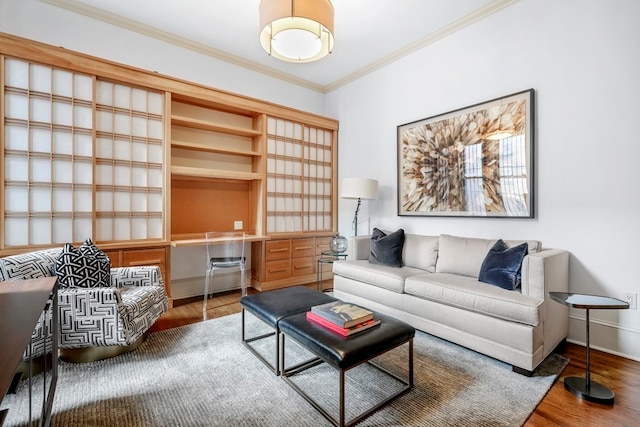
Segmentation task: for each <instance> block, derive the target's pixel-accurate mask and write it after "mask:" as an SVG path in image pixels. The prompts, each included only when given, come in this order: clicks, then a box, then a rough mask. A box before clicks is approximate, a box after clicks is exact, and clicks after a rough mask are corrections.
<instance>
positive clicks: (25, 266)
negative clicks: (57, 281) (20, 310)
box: [0, 248, 61, 361]
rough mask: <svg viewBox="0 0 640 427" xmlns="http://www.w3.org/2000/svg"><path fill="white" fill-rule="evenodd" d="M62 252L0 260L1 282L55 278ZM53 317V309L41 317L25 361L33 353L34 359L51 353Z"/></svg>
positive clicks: (24, 358) (53, 251) (22, 255)
mask: <svg viewBox="0 0 640 427" xmlns="http://www.w3.org/2000/svg"><path fill="white" fill-rule="evenodd" d="M60 252H61V250H60V248H54V249H46V250H42V251H37V252H29V253H25V254H19V255H12V256H8V257H5V258H0V282H9V281H14V280H28V279H39V278H41V277H49V276H53V266H54V264H55V262H56V258H58V255H59V254H60ZM0 286H2V284H1V283H0ZM51 315H52V310H51V309H49V310H47V311H43V312H42V314H41V315H40V318H39V319H38V323H36V325H35V329H34V330H33V333H32V335H31V342H30V346H27V348H26V349H25V351H24V353H23V355H22V360H23V361H27V360H29V358H30V357H29V356H30V354H31V353H33V357H40V356H42V355H44V354H45V352H50V351H51V346H52V340H51V331H52V317H51ZM43 319H44V327H43V322H42V320H43Z"/></svg>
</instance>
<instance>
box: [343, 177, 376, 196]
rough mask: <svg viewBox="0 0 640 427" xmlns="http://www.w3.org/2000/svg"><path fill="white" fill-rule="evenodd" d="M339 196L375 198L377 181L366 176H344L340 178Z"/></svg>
mask: <svg viewBox="0 0 640 427" xmlns="http://www.w3.org/2000/svg"><path fill="white" fill-rule="evenodd" d="M341 184H342V185H341V188H340V197H342V198H343V199H377V198H378V181H377V180H375V179H367V178H345V179H343V180H342V183H341Z"/></svg>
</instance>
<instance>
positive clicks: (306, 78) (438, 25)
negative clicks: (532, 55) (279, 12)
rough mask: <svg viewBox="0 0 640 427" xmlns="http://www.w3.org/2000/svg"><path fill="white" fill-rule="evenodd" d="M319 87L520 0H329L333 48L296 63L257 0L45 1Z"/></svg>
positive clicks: (328, 88) (372, 67) (337, 83)
mask: <svg viewBox="0 0 640 427" xmlns="http://www.w3.org/2000/svg"><path fill="white" fill-rule="evenodd" d="M41 1H43V2H46V3H49V4H52V5H54V6H58V7H62V8H65V9H68V10H71V11H73V12H76V13H80V14H82V15H86V16H89V17H92V18H96V19H99V20H102V21H105V22H109V23H111V24H114V25H117V26H120V27H123V28H127V29H129V30H132V31H135V32H138V33H141V34H145V35H148V36H151V37H154V38H157V39H160V40H164V41H166V42H169V43H173V44H176V45H179V46H182V47H185V48H188V49H191V50H194V51H197V52H200V53H202V54H205V55H209V56H212V57H214V58H217V59H220V60H223V61H226V62H230V63H233V64H236V65H239V66H242V67H245V68H248V69H252V70H255V71H258V72H261V73H264V74H267V75H270V76H272V77H276V78H279V79H282V80H286V81H289V82H292V83H295V84H298V85H301V86H304V87H308V88H310V89H313V90H317V91H320V92H329V91H331V90H333V89H336V88H338V87H340V86H342V85H344V84H346V83H348V82H350V81H352V80H355V79H356V78H359V77H361V76H363V75H365V74H366V73H368V72H371V71H373V70H375V69H377V68H379V67H381V66H384V65H386V64H388V63H390V62H392V61H395V60H397V59H399V58H400V57H402V56H404V55H407V54H409V53H411V52H413V51H415V50H417V49H420V48H422V47H424V46H426V45H428V44H430V43H433V42H435V41H437V40H439V39H441V38H442V37H446V36H447V35H449V34H452V33H453V32H455V31H458V30H460V29H462V28H464V27H466V26H467V25H470V24H472V23H474V22H476V21H478V20H480V19H483V18H485V17H486V16H489V15H491V14H492V13H495V12H496V11H498V10H501V9H503V8H505V7H508V6H510V5H511V4H513V3H516V2H517V1H518V0H332V3H333V6H334V9H335V38H336V44H335V47H334V50H333V53H332V54H331V55H329V56H328V57H325V58H323V59H321V60H319V61H316V62H312V63H307V64H295V63H286V62H282V61H279V60H277V59H275V58H272V57H270V56H269V55H267V53H266V52H265V51H264V50H263V49H262V47H261V46H260V43H259V40H258V34H259V32H260V29H259V28H258V21H259V17H258V7H259V4H260V0H180V1H176V0H108V1H107V0H41Z"/></svg>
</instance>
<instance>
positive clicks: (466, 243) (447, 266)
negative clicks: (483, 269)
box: [436, 234, 496, 279]
mask: <svg viewBox="0 0 640 427" xmlns="http://www.w3.org/2000/svg"><path fill="white" fill-rule="evenodd" d="M495 242H496V241H495V239H494V240H489V239H476V238H471V237H458V236H450V235H448V234H442V235H440V238H439V241H438V263H437V264H436V272H437V273H450V274H462V275H464V276H468V277H473V278H474V279H476V278H477V277H478V275H479V274H480V266H481V265H482V261H484V257H485V256H487V253H488V252H489V249H491V246H493V244H494V243H495Z"/></svg>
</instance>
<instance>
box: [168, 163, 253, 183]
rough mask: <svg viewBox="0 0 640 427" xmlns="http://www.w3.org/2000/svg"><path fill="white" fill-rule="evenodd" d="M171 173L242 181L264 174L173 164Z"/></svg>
mask: <svg viewBox="0 0 640 427" xmlns="http://www.w3.org/2000/svg"><path fill="white" fill-rule="evenodd" d="M171 175H175V176H191V177H194V178H217V179H235V180H242V181H259V180H262V174H260V173H257V172H237V171H228V170H220V169H204V168H192V167H188V166H171Z"/></svg>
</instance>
